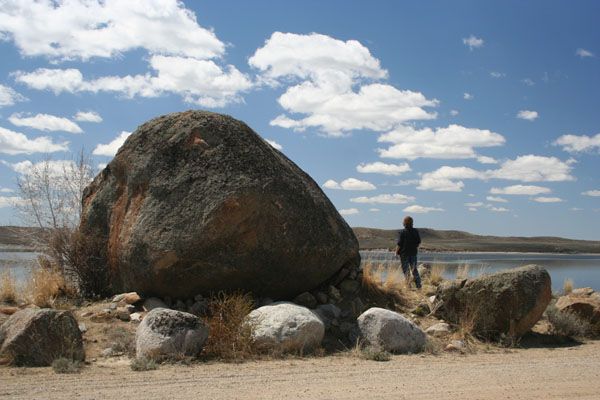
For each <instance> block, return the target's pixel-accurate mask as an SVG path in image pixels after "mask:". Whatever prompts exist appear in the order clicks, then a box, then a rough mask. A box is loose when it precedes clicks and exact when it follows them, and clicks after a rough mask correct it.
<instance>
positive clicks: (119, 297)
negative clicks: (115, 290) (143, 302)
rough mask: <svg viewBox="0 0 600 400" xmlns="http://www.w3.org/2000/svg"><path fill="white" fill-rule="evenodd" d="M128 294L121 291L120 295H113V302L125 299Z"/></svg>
mask: <svg viewBox="0 0 600 400" xmlns="http://www.w3.org/2000/svg"><path fill="white" fill-rule="evenodd" d="M126 294H127V293H121V294H118V295H116V296H115V297H113V299H112V302H113V303H118V302H120V301H121V300H123V299H124V298H125V295H126Z"/></svg>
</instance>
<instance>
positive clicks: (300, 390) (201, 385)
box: [0, 341, 600, 400]
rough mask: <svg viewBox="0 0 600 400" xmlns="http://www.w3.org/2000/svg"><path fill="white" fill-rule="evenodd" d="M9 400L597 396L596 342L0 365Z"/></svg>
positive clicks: (599, 359)
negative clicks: (171, 361) (75, 369)
mask: <svg viewBox="0 0 600 400" xmlns="http://www.w3.org/2000/svg"><path fill="white" fill-rule="evenodd" d="M0 398H7V399H8V398H10V399H136V398H143V399H283V398H286V399H361V400H364V399H411V400H416V399H461V400H468V399H564V398H573V399H599V398H600V341H590V342H587V343H585V344H581V345H572V346H568V347H558V348H556V347H555V348H529V349H507V350H503V349H495V350H492V352H478V353H476V354H468V355H459V354H448V353H444V354H441V355H413V356H394V357H393V358H392V360H391V361H388V362H375V361H368V360H364V359H359V358H356V357H353V356H352V355H350V354H344V355H336V356H328V357H321V358H304V359H286V360H275V361H265V360H263V361H256V362H246V363H242V364H225V363H199V364H198V363H196V364H192V365H191V366H185V365H162V366H161V367H160V368H159V369H158V370H156V371H147V372H133V371H131V369H130V368H129V361H128V360H127V359H125V358H121V359H108V360H107V361H98V362H94V363H92V365H89V366H86V367H85V368H84V369H83V371H82V372H81V373H79V374H74V375H57V374H55V373H54V372H53V371H52V369H51V368H27V369H25V368H8V367H2V368H0Z"/></svg>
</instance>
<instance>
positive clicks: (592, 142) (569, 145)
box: [553, 133, 600, 153]
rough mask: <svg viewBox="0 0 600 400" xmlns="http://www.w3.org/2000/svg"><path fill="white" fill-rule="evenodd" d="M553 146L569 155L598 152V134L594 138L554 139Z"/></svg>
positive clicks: (567, 137) (599, 144)
mask: <svg viewBox="0 0 600 400" xmlns="http://www.w3.org/2000/svg"><path fill="white" fill-rule="evenodd" d="M553 144H554V145H555V146H561V147H562V149H563V150H564V151H567V152H569V153H577V152H585V151H594V150H597V151H600V133H598V134H596V135H594V136H587V135H579V136H578V135H563V136H561V137H559V138H558V139H556V141H554V143H553Z"/></svg>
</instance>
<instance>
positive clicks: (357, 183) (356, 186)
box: [323, 178, 377, 190]
mask: <svg viewBox="0 0 600 400" xmlns="http://www.w3.org/2000/svg"><path fill="white" fill-rule="evenodd" d="M323 187H325V188H327V189H342V190H375V189H377V188H376V187H375V185H373V184H372V183H371V182H367V181H361V180H358V179H355V178H348V179H345V180H343V181H342V182H341V183H337V182H336V181H334V180H332V179H330V180H328V181H327V182H325V183H324V184H323Z"/></svg>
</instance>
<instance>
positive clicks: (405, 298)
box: [361, 262, 414, 307]
mask: <svg viewBox="0 0 600 400" xmlns="http://www.w3.org/2000/svg"><path fill="white" fill-rule="evenodd" d="M384 271H386V267H385V265H383V264H375V263H372V262H368V263H366V264H365V265H364V266H363V274H362V282H361V283H362V289H363V291H365V292H366V293H367V294H368V296H369V297H371V298H372V300H374V302H375V303H378V304H379V303H381V304H383V303H386V302H387V301H386V300H392V301H393V303H394V304H395V305H396V306H397V307H398V306H401V307H404V306H407V305H409V304H410V303H411V302H412V300H414V299H412V297H414V295H412V294H411V293H410V291H409V290H408V288H407V286H406V280H405V278H404V274H403V273H402V272H401V270H400V267H392V266H389V267H388V268H387V276H386V278H385V280H383V279H382V275H383V273H384Z"/></svg>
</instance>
